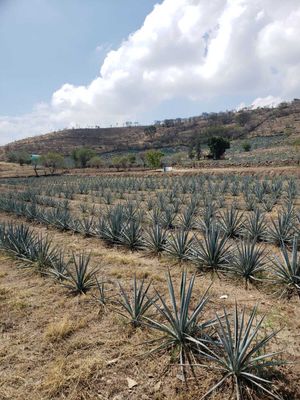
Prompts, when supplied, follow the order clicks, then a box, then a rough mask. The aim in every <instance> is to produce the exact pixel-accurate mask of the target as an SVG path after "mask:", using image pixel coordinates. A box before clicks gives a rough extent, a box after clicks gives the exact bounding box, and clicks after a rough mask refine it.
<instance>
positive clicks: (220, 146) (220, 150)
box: [207, 136, 230, 160]
mask: <svg viewBox="0 0 300 400" xmlns="http://www.w3.org/2000/svg"><path fill="white" fill-rule="evenodd" d="M207 145H208V147H209V150H210V153H211V155H212V157H213V159H214V160H219V159H220V158H221V157H222V156H223V154H224V153H225V151H226V149H229V148H230V142H229V140H227V139H224V138H222V137H219V136H213V137H211V138H209V139H208V142H207Z"/></svg>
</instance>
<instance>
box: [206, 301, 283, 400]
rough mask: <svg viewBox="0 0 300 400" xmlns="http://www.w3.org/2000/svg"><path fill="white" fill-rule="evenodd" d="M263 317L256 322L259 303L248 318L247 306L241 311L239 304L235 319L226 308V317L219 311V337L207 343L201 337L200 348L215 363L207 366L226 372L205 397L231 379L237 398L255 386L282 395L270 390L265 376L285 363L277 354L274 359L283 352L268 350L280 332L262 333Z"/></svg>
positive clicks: (259, 391)
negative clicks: (268, 370) (221, 316)
mask: <svg viewBox="0 0 300 400" xmlns="http://www.w3.org/2000/svg"><path fill="white" fill-rule="evenodd" d="M264 318H265V316H263V317H262V318H260V319H259V321H258V322H257V323H256V320H257V306H255V307H254V308H253V309H252V311H251V313H250V316H249V318H248V319H247V317H246V315H245V308H244V309H243V311H242V312H241V313H240V314H239V312H238V307H237V304H236V305H235V309H234V313H233V320H231V318H230V315H229V314H228V313H227V311H226V310H225V309H224V316H223V318H220V317H219V316H218V315H217V320H218V328H217V332H218V340H215V339H214V338H212V337H208V339H207V340H206V342H205V343H204V342H203V341H202V342H200V341H199V342H198V349H199V353H200V354H201V355H202V356H204V357H205V356H206V357H207V359H208V360H210V361H211V362H212V363H213V366H211V365H209V366H208V368H215V369H216V370H217V371H219V372H221V373H222V374H223V376H222V378H221V379H220V380H219V381H218V382H217V383H216V384H215V385H214V386H213V387H212V388H211V389H209V391H208V392H207V393H205V395H204V396H203V397H202V399H205V398H207V397H208V396H209V395H210V394H212V393H213V392H214V391H215V390H216V389H217V388H219V387H221V386H222V385H223V384H224V383H225V382H226V381H228V380H231V382H232V385H233V389H234V391H235V395H236V399H237V400H240V399H242V398H244V397H243V395H244V393H245V392H246V390H247V389H248V390H249V389H251V390H255V391H256V392H257V393H259V394H260V395H262V396H264V395H269V396H272V397H273V398H276V399H280V397H279V396H277V395H276V394H274V393H272V392H271V389H270V386H271V385H272V382H271V381H269V380H267V379H266V378H264V376H263V373H264V371H265V370H267V369H270V368H271V367H273V366H277V365H282V364H284V362H283V361H281V360H279V359H278V358H277V359H275V357H276V356H277V355H278V354H280V352H276V353H275V352H271V353H268V352H266V346H267V344H268V343H269V342H270V341H271V340H272V339H273V338H274V337H275V336H276V334H277V333H278V332H272V333H271V334H267V335H264V336H263V337H262V324H263V321H264ZM202 366H205V365H202ZM260 398H262V397H260Z"/></svg>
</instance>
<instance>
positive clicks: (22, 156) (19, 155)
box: [7, 150, 30, 166]
mask: <svg viewBox="0 0 300 400" xmlns="http://www.w3.org/2000/svg"><path fill="white" fill-rule="evenodd" d="M7 160H8V162H11V163H18V164H20V165H21V166H23V165H24V164H30V154H29V153H27V151H25V150H20V151H11V152H9V153H8V155H7Z"/></svg>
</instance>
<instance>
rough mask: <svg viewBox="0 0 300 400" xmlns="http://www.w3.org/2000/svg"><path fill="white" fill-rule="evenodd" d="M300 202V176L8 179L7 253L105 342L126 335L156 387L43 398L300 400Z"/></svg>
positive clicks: (1, 207)
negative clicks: (71, 304)
mask: <svg viewBox="0 0 300 400" xmlns="http://www.w3.org/2000/svg"><path fill="white" fill-rule="evenodd" d="M299 190H300V188H299V180H298V178H297V177H296V176H295V177H282V176H272V177H270V176H268V175H265V176H258V175H253V176H240V175H235V174H228V173H227V174H218V175H210V174H191V175H189V174H186V175H149V176H142V175H136V176H134V175H128V176H125V175H122V176H120V175H119V176H118V175H103V176H96V177H82V176H61V177H45V178H42V177H41V178H39V179H36V178H27V179H25V178H24V179H2V180H1V181H0V192H1V197H0V251H1V253H2V254H3V255H4V256H5V257H8V258H9V260H12V262H13V264H14V265H15V268H16V271H18V273H19V274H21V276H23V275H22V274H24V273H25V274H31V275H30V276H33V275H36V276H37V277H38V279H39V280H40V281H41V282H47V284H49V285H51V287H53V290H55V289H56V288H57V293H59V296H63V297H64V296H66V298H70V297H71V298H77V299H78V303H77V306H76V307H79V308H80V306H81V302H82V301H83V302H84V305H82V307H83V308H84V313H87V310H86V308H85V307H86V306H87V304H88V307H90V309H91V310H94V309H95V307H96V308H97V310H98V311H97V315H98V317H97V318H98V319H97V318H96V319H95V320H93V329H94V330H95V329H98V331H97V332H99V334H100V333H101V332H102V331H103V330H104V325H103V324H106V325H105V327H106V328H105V329H109V330H112V329H115V326H116V325H118V324H119V328H118V329H121V330H122V332H123V333H124V332H126V335H125V338H123V342H122V345H124V343H125V342H126V343H127V342H128V340H129V339H128V337H130V338H132V341H133V343H134V345H135V346H136V347H138V349H139V351H138V353H139V354H138V355H137V353H136V352H135V351H130V352H129V353H130V354H127V355H126V357H125V358H126V362H127V363H128V364H127V366H126V369H127V374H128V368H129V369H130V368H131V367H129V365H134V363H135V362H136V363H139V362H141V363H142V364H141V365H142V367H141V368H150V369H151V374H150V375H151V376H150V378H151V379H152V380H153V382H154V383H153V384H151V385H150V386H149V385H148V386H147V385H146V384H145V385H146V386H143V384H141V383H139V378H140V377H141V375H142V373H141V370H140V369H139V368H138V369H137V371H136V373H135V375H134V378H135V380H133V379H129V381H128V386H129V389H130V390H129V393H128V392H126V393H125V394H124V391H123V392H122V390H121V389H120V390H119V392H118V391H115V392H114V393H112V392H110V391H109V389H104V387H105V385H106V386H107V387H109V386H111V387H112V386H113V384H112V378H111V377H107V375H105V373H103V374H104V377H102V381H101V379H100V378H99V375H97V373H96V371H92V372H91V376H90V375H89V379H95V385H96V386H97V384H100V386H102V389H103V391H102V392H101V390H100V389H98V390H100V392H97V393H98V394H97V396H96V394H95V392H93V391H91V392H90V391H89V390H92V389H91V388H90V386H89V387H88V388H87V387H83V388H81V392H80V393H77V392H76V394H74V393H75V392H74V391H71V390H70V387H71V386H72V384H74V382H73V381H72V380H71V378H70V379H69V380H68V388H66V386H64V385H62V386H60V387H59V389H57V390H56V391H54V392H51V391H50V392H49V391H48V392H47V393H48V397H43V396H42V395H41V393H39V394H38V395H37V397H36V398H69V399H71V398H72V399H73V398H74V399H75V398H76V399H77V398H78V399H79V398H80V399H84V398H100V399H108V398H112V399H113V398H114V399H116V400H118V399H127V398H128V399H129V398H130V399H138V398H144V399H148V398H149V399H157V400H159V399H167V398H174V399H201V398H203V399H204V398H214V399H225V398H228V399H229V398H236V399H252V398H253V399H268V398H276V399H297V398H299V390H298V385H296V384H294V383H295V382H297V379H298V380H299V377H300V376H299V366H298V365H297V363H298V362H299V360H300V350H299V346H300V337H299V317H300V312H299V305H300V255H299V250H300V241H299V240H298V237H299V234H300V208H299V206H300V204H299V199H300V192H299ZM72 242H73V243H75V242H76V243H80V246H79V247H78V248H76V247H74V246H73V244H72ZM99 257H100V263H99V262H98V261H99ZM112 257H115V260H119V261H118V262H116V264H120V265H119V266H118V265H117V266H112V264H113V263H112V262H111V261H109V260H112ZM118 257H119V258H118ZM125 260H127V261H126V262H125ZM130 260H132V265H131V261H130ZM139 260H140V261H139ZM144 264H145V266H146V267H144ZM124 268H125V269H126V273H124ZM34 272H35V273H36V274H33V273H34ZM32 274H33V275H32ZM0 282H1V281H0ZM0 293H1V292H0ZM83 298H84V300H82V299H83ZM86 302H88V303H86ZM260 302H261V303H262V304H260ZM2 310H3V308H2ZM76 310H77V311H76V312H78V309H77V308H76ZM274 310H279V311H278V315H279V316H280V315H281V316H282V318H281V317H279V318H275V317H274V315H275V314H274V313H275V311H274ZM280 313H282V314H280ZM278 315H277V316H278ZM289 318H291V320H290V321H289ZM275 320H276V321H275ZM95 321H96V322H95ZM104 321H105V322H104ZM116 321H117V322H116ZM120 321H121V322H120ZM297 321H298V322H297ZM120 324H121V328H120ZM122 324H123V325H122ZM285 325H287V328H286V326H285ZM108 327H109V328H108ZM285 329H286V330H285ZM297 329H298V330H297ZM137 341H138V343H137ZM7 345H9V342H8V341H7ZM60 346H62V345H60ZM0 350H1V349H0ZM52 351H55V350H52ZM60 351H62V349H60ZM83 351H84V350H83ZM107 352H109V350H107ZM80 354H83V353H80ZM1 356H2V353H1V351H0V357H1ZM80 357H81V355H80V356H77V362H79V364H80ZM108 357H109V356H108ZM118 357H121V358H122V356H120V355H118ZM0 359H1V358H0ZM118 359H119V358H118ZM137 359H138V360H141V361H136V360H137ZM145 360H148V361H145ZM149 360H151V361H149ZM84 362H85V361H82V363H84ZM124 362H125V361H124ZM115 363H116V364H117V361H115V359H113V360H111V361H108V365H109V368H112V367H111V365H113V366H114V364H115ZM143 363H144V364H143ZM147 363H151V367H150V366H149V365H150V364H147ZM136 365H137V364H136ZM162 366H163V370H162V369H161V368H162ZM114 368H115V369H114V371H115V374H116V375H117V376H118V377H119V378H118V380H119V381H120V380H121V381H122V378H120V376H122V373H125V372H124V371H123V372H122V371H121V370H122V368H121V369H120V368H119V369H118V366H114ZM101 371H102V370H101ZM174 371H175V372H174ZM4 372H5V370H4ZM98 373H99V371H98ZM101 373H102V372H101ZM61 374H62V375H63V371H62V372H61ZM29 375H30V373H29ZM95 377H96V378H95ZM97 377H98V378H97ZM148 378H149V374H148ZM97 379H99V381H97ZM140 379H141V378H140ZM70 382H71V383H70ZM76 382H77V381H76ZM78 382H79V381H78ZM78 382H77V384H78V385H79V383H78ZM80 382H81V381H80ZM171 382H175V384H173V383H171ZM164 385H168V388H166V387H164ZM139 386H140V388H139ZM79 388H80V385H79ZM85 391H86V395H85V394H84V393H85ZM49 393H50V394H49ZM87 393H92V394H90V395H87ZM118 393H121V394H119V395H118ZM0 395H1V383H0ZM98 395H99V396H98ZM7 396H8V395H7ZM38 396H40V397H38ZM118 396H121V397H118ZM142 396H144V397H142ZM3 398H9V397H4V395H3ZM20 398H22V397H20ZM23 398H26V397H23Z"/></svg>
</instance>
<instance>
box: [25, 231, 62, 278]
mask: <svg viewBox="0 0 300 400" xmlns="http://www.w3.org/2000/svg"><path fill="white" fill-rule="evenodd" d="M56 258H57V250H56V249H55V248H54V247H53V246H52V241H51V239H49V238H48V237H47V236H45V237H42V236H38V237H37V238H36V240H35V241H34V242H33V244H32V247H31V248H30V249H29V254H28V255H27V259H28V261H30V262H31V263H32V264H33V265H34V267H35V269H36V270H37V271H38V272H40V273H45V271H47V269H48V268H49V267H51V266H52V264H53V261H54V260H55V259H56Z"/></svg>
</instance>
